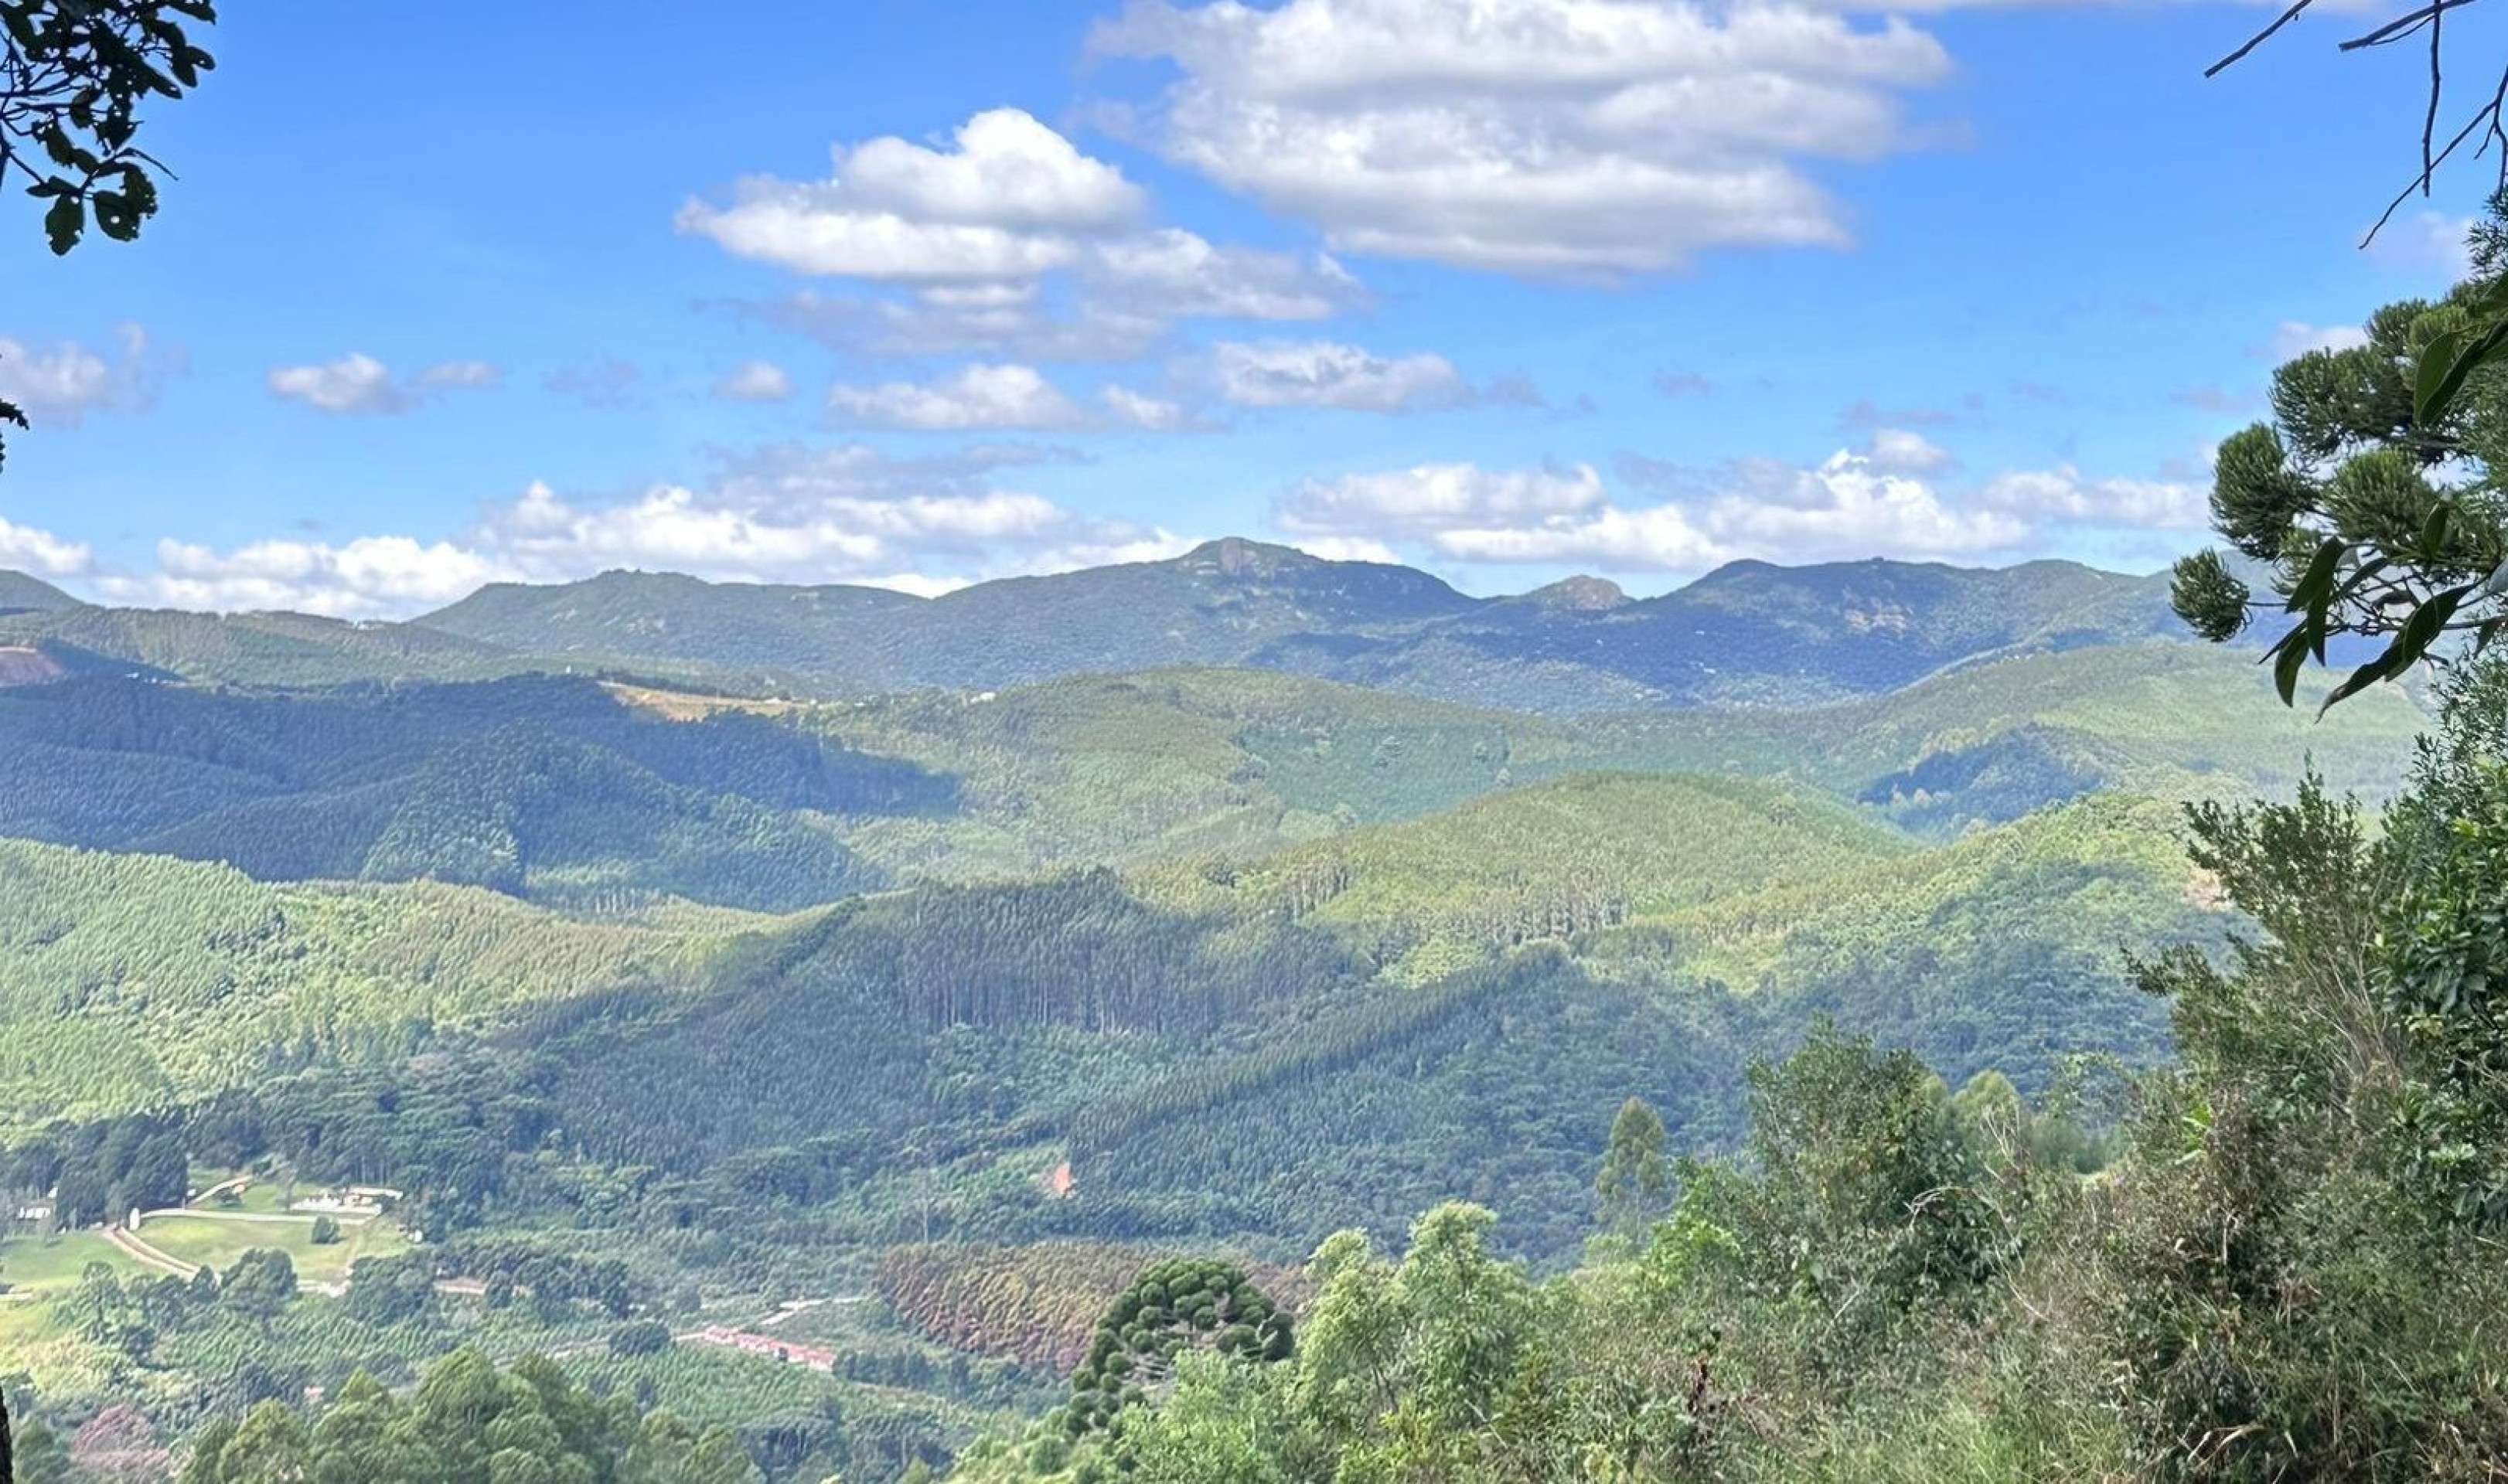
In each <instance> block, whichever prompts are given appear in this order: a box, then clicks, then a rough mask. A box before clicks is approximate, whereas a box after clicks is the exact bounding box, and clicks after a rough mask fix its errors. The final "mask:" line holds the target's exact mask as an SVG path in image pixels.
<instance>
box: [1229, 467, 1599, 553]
mask: <svg viewBox="0 0 2508 1484" xmlns="http://www.w3.org/2000/svg"><path fill="white" fill-rule="evenodd" d="M1604 504H1605V496H1604V492H1603V478H1602V476H1601V475H1599V474H1597V473H1596V472H1594V469H1593V468H1592V466H1590V465H1586V464H1579V465H1577V466H1576V467H1575V468H1573V469H1484V468H1481V467H1480V466H1479V465H1477V464H1469V463H1450V464H1419V465H1415V466H1413V467H1411V468H1408V469H1394V470H1388V471H1385V472H1383V473H1375V474H1346V475H1343V476H1342V477H1340V478H1338V479H1329V480H1308V481H1307V482H1305V483H1304V484H1302V485H1300V486H1299V487H1298V488H1297V489H1296V490H1295V491H1294V492H1292V493H1291V494H1290V496H1289V497H1288V498H1287V499H1286V500H1285V501H1283V502H1282V504H1281V506H1280V508H1279V510H1278V512H1277V514H1278V517H1279V521H1280V526H1281V528H1282V529H1284V530H1288V531H1291V532H1295V533H1298V534H1301V535H1306V534H1319V533H1339V534H1344V535H1349V534H1356V533H1372V534H1375V535H1387V534H1398V535H1403V536H1434V535H1437V534H1440V533H1442V532H1448V531H1453V530H1458V529H1459V530H1471V529H1489V528H1494V527H1510V528H1511V527H1522V526H1543V525H1552V524H1555V523H1557V522H1560V521H1563V520H1566V521H1575V520H1582V519H1584V518H1586V517H1589V516H1591V515H1593V514H1594V513H1596V512H1598V511H1600V510H1601V509H1602V508H1603V507H1604Z"/></svg>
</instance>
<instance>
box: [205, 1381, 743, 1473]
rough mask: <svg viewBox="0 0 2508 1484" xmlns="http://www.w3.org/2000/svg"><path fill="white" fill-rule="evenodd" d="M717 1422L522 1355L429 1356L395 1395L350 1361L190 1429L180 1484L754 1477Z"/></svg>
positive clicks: (732, 1439)
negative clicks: (655, 1406) (305, 1402)
mask: <svg viewBox="0 0 2508 1484" xmlns="http://www.w3.org/2000/svg"><path fill="white" fill-rule="evenodd" d="M762 1478H763V1475H762V1474H760V1472H759V1471H758V1468H757V1466H756V1464H755V1463H753V1462H752V1461H751V1460H750V1458H749V1456H748V1455H747V1453H746V1452H744V1451H743V1450H742V1448H741V1446H740V1444H739V1441H738V1439H737V1438H736V1437H734V1435H733V1434H732V1433H731V1432H730V1431H729V1430H726V1429H722V1428H712V1429H707V1430H696V1429H694V1428H691V1427H689V1426H688V1425H687V1424H685V1423H682V1422H681V1421H680V1420H679V1419H678V1418H676V1417H674V1416H672V1415H671V1414H670V1413H668V1412H663V1411H651V1412H641V1413H640V1410H639V1408H638V1407H637V1406H636V1404H635V1403H634V1402H633V1401H632V1400H630V1399H628V1398H626V1397H609V1398H607V1399H605V1398H603V1397H600V1396H596V1395H594V1394H592V1393H591V1392H589V1391H586V1390H585V1389H584V1388H583V1387H582V1386H580V1385H579V1384H577V1383H575V1382H574V1381H572V1380H570V1379H569V1378H568V1377H567V1375H566V1373H565V1372H564V1371H563V1370H562V1369H560V1368H559V1367H558V1366H557V1365H556V1364H555V1363H554V1362H551V1361H549V1360H547V1359H545V1358H542V1357H536V1356H527V1357H523V1358H522V1359H520V1360H517V1361H516V1362H514V1364H513V1366H512V1367H511V1368H510V1369H508V1370H503V1371H499V1370H498V1368H497V1367H496V1365H495V1364H494V1363H492V1362H491V1361H490V1360H489V1359H488V1358H487V1357H485V1356H483V1355H481V1354H480V1353H479V1352H477V1351H475V1350H463V1351H459V1352H457V1353H455V1354H454V1355H452V1356H449V1357H446V1358H444V1359H442V1360H440V1361H438V1362H436V1363H435V1364H434V1365H433V1366H431V1367H430V1368H429V1369H428V1370H427V1372H426V1374H425V1376H424V1378H423V1379H422V1380H421V1381H420V1382H419V1384H418V1388H417V1390H416V1392H415V1393H414V1394H411V1395H409V1396H408V1397H406V1398H404V1397H402V1396H400V1395H398V1394H395V1393H393V1392H391V1391H389V1390H387V1389H386V1388H385V1387H384V1386H382V1385H381V1384H380V1383H378V1382H377V1381H376V1380H375V1379H374V1378H373V1377H371V1376H369V1375H366V1374H365V1373H363V1372H360V1373H358V1374H357V1375H356V1376H354V1377H352V1378H351V1379H350V1381H349V1383H348V1384H347V1385H346V1386H344V1387H342V1388H340V1389H339V1392H338V1394H336V1395H335V1396H333V1397H332V1398H330V1400H329V1402H328V1404H327V1405H326V1406H325V1407H324V1408H323V1409H322V1410H321V1411H320V1412H319V1413H318V1414H317V1415H314V1416H313V1417H310V1418H309V1417H307V1416H304V1415H302V1414H300V1413H299V1412H298V1411H297V1410H296V1409H295V1408H294V1407H292V1406H290V1405H289V1404H287V1403H286V1402H283V1401H279V1400H275V1399H274V1400H269V1401H264V1402H262V1403H260V1404H259V1405H257V1406H255V1407H254V1408H253V1409H252V1410H251V1411H250V1412H248V1413H246V1414H245V1416H244V1418H243V1420H242V1422H241V1423H240V1425H237V1424H233V1423H221V1424H217V1425H213V1426H212V1427H211V1428H209V1429H207V1430H204V1431H203V1433H202V1435H201V1436H200V1438H199V1439H198V1440H197V1442H196V1444H195V1447H194V1451H193V1455H192V1460H191V1462H190V1464H189V1465H187V1466H186V1467H185V1469H184V1473H183V1484H280V1481H288V1480H313V1481H334V1480H336V1481H342V1484H348V1481H380V1484H530V1481H542V1484H559V1481H568V1480H574V1481H591V1480H602V1479H615V1480H618V1481H619V1484H759V1481H761V1480H762Z"/></svg>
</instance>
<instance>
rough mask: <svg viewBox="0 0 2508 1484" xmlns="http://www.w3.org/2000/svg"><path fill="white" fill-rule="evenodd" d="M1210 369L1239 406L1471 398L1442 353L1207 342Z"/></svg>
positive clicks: (1380, 406)
mask: <svg viewBox="0 0 2508 1484" xmlns="http://www.w3.org/2000/svg"><path fill="white" fill-rule="evenodd" d="M1210 367H1211V371H1212V373H1213V374H1214V376H1215V377H1216V378H1217V380H1218V383H1219V392H1220V395H1221V396H1223V397H1225V398H1227V399H1228V400H1229V401H1231V402H1233V403H1236V405H1237V406H1239V407H1337V408H1345V409H1348V410H1351V411H1355V412H1370V413H1398V412H1409V411H1413V410H1416V409H1419V408H1423V407H1439V406H1453V405H1455V404H1457V403H1459V402H1465V401H1469V400H1470V399H1471V396H1472V389H1471V387H1470V386H1469V384H1467V383H1466V382H1465V381H1464V380H1463V379H1462V376H1461V375H1460V373H1458V372H1457V371H1456V370H1455V366H1454V363H1453V362H1451V361H1449V360H1447V359H1446V358H1445V357H1444V356H1442V355H1428V354H1420V355H1406V356H1399V357H1391V358H1388V357H1384V356H1380V355H1377V354H1375V353H1373V352H1371V351H1367V350H1362V349H1360V348H1359V347H1358V346H1356V345H1345V344H1336V343H1334V342H1331V341H1260V342H1252V343H1246V342H1222V343H1220V344H1216V345H1213V346H1212V347H1211V352H1210Z"/></svg>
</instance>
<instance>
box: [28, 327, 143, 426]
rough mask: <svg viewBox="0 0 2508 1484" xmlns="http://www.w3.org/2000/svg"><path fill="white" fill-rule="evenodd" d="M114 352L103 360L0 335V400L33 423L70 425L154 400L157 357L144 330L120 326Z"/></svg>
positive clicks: (63, 345)
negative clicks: (11, 403) (92, 415)
mask: <svg viewBox="0 0 2508 1484" xmlns="http://www.w3.org/2000/svg"><path fill="white" fill-rule="evenodd" d="M115 339H116V340H117V341H118V342H119V345H118V350H119V353H118V354H116V355H114V356H113V357H112V358H111V359H107V357H106V354H105V353H104V352H100V351H95V350H91V349H89V348H88V347H87V346H85V345H82V344H78V343H77V342H76V341H61V342H59V343H57V344H52V345H35V344H27V343H26V342H24V341H18V340H12V339H9V338H8V337H6V336H0V402H13V403H16V404H17V406H18V411H20V412H22V413H24V414H25V415H26V416H28V417H30V418H32V419H34V420H35V421H36V422H39V423H44V424H47V425H50V426H55V427H76V426H77V425H78V423H79V421H80V419H82V418H84V417H85V416H87V415H88V414H90V413H95V412H130V411H136V410H137V409H140V408H143V407H146V406H147V405H148V404H149V403H150V402H151V401H153V400H154V399H155V397H156V390H157V380H158V373H159V371H160V369H161V367H160V365H159V362H158V359H157V358H156V357H152V356H151V355H150V353H149V345H148V332H146V331H145V330H142V329H141V328H139V326H137V325H124V326H122V327H121V328H120V329H119V330H117V331H116V332H115Z"/></svg>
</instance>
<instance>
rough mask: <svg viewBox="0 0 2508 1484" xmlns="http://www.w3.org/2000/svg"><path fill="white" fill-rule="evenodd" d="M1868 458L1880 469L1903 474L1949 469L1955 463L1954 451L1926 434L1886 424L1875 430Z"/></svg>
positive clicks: (1928, 472)
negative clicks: (1951, 452) (1952, 455)
mask: <svg viewBox="0 0 2508 1484" xmlns="http://www.w3.org/2000/svg"><path fill="white" fill-rule="evenodd" d="M1864 457H1866V458H1868V459H1870V460H1871V462H1872V466H1873V467H1874V468H1876V469H1891V470H1896V471H1898V472H1899V473H1901V474H1930V473H1933V472H1934V471H1935V470H1936V469H1946V468H1948V467H1950V465H1951V463H1952V462H1953V460H1952V458H1951V455H1950V452H1949V451H1948V450H1946V449H1944V448H1942V447H1941V446H1940V445H1939V444H1936V443H1935V442H1934V441H1933V440H1932V439H1930V438H1927V437H1926V436H1925V435H1924V434H1922V433H1915V432H1910V431H1908V430H1907V429H1905V428H1895V427H1885V428H1876V429H1874V430H1873V434H1872V442H1871V445H1870V446H1869V447H1868V448H1866V449H1865V450H1864Z"/></svg>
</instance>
